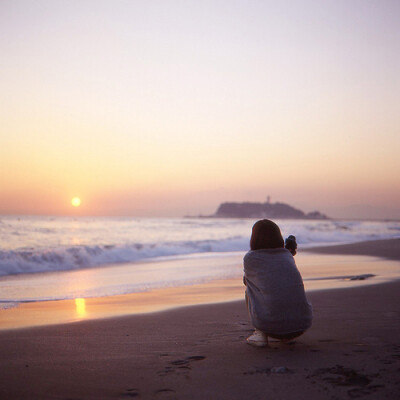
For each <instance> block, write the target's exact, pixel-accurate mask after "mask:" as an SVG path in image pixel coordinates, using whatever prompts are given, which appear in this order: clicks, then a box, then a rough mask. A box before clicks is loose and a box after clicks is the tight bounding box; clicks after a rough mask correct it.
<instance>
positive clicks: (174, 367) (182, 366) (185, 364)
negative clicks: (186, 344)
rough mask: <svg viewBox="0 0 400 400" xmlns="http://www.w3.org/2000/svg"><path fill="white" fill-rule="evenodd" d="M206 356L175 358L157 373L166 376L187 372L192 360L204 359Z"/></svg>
mask: <svg viewBox="0 0 400 400" xmlns="http://www.w3.org/2000/svg"><path fill="white" fill-rule="evenodd" d="M205 358H206V357H204V356H189V357H186V358H184V359H180V360H174V361H171V362H170V363H169V364H170V365H168V366H166V367H165V368H164V369H163V370H162V371H158V372H157V374H158V376H166V375H167V374H169V373H172V372H173V373H182V372H183V373H187V372H189V371H190V370H191V369H192V367H191V365H190V363H191V362H193V361H202V360H204V359H205Z"/></svg>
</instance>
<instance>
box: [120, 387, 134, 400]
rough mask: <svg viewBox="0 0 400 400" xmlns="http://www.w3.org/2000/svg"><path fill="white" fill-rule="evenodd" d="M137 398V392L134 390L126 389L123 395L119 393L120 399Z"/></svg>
mask: <svg viewBox="0 0 400 400" xmlns="http://www.w3.org/2000/svg"><path fill="white" fill-rule="evenodd" d="M135 397H136V398H137V397H139V391H138V390H137V389H135V388H131V389H126V391H125V392H124V393H121V397H120V399H127V398H135Z"/></svg>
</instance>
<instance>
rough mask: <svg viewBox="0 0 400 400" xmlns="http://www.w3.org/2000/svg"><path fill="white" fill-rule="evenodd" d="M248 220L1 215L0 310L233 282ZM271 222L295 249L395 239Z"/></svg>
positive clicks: (385, 225)
mask: <svg viewBox="0 0 400 400" xmlns="http://www.w3.org/2000/svg"><path fill="white" fill-rule="evenodd" d="M254 222H255V221H254V220H253V219H195V218H177V219H166V218H128V217H118V218H117V217H113V218H111V217H109V218H106V217H81V218H71V217H11V216H7V217H0V303H2V305H3V308H5V307H8V306H10V305H12V304H13V303H14V302H15V303H18V302H29V301H44V300H59V299H72V298H77V297H95V296H109V295H117V294H125V293H135V292H143V291H148V290H151V289H154V288H164V287H171V286H183V285H190V284H195V283H201V282H206V281H209V280H213V279H225V278H232V277H239V276H241V274H242V264H241V260H242V257H243V255H244V253H245V252H246V251H247V250H248V248H249V240H250V233H251V227H252V225H253V223H254ZM276 222H277V223H278V225H279V226H280V228H281V230H282V234H283V236H284V237H286V236H288V235H289V234H293V235H295V236H296V237H297V240H298V245H299V247H310V246H318V245H329V244H339V243H352V242H358V241H363V240H374V239H388V238H399V237H400V222H396V221H382V222H376V221H336V220H335V221H331V220H326V221H308V220H277V221H276ZM322 268H323V267H320V269H319V270H318V269H317V270H316V269H315V268H314V269H313V272H312V273H310V274H308V278H309V279H314V278H318V277H321V276H325V275H326V274H325V275H324V271H322ZM310 271H311V269H310ZM364 272H365V273H367V270H365V271H364ZM324 279H326V278H324Z"/></svg>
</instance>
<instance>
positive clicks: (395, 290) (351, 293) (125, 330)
mask: <svg viewBox="0 0 400 400" xmlns="http://www.w3.org/2000/svg"><path fill="white" fill-rule="evenodd" d="M385 242H386V244H384V243H383V242H379V243H378V244H375V245H376V246H377V253H376V254H371V255H378V256H379V255H381V254H378V253H379V251H380V250H379V249H380V248H381V247H382V246H389V247H390V249H389V251H387V252H386V253H385V255H386V256H387V257H389V258H391V259H392V260H397V261H398V260H399V258H398V254H399V243H400V241H399V240H394V241H385ZM388 242H390V245H388ZM375 245H372V242H370V243H368V246H366V247H368V249H369V251H371V250H370V249H371V248H372V247H373V246H375ZM357 246H358V247H357ZM360 246H361V248H362V247H363V246H365V245H364V244H360V245H353V249H354V253H356V254H357V251H361V250H359V249H360ZM371 246H372V247H371ZM339 250H340V249H339ZM330 251H334V249H333V248H330ZM346 251H348V249H347V248H346ZM358 254H359V253H358ZM308 297H309V299H310V300H311V302H312V303H313V307H314V314H315V315H314V325H313V327H312V328H311V329H310V330H309V331H308V332H307V333H306V334H305V335H303V336H302V337H300V338H299V339H297V341H296V342H295V343H291V344H281V343H280V342H278V341H271V343H270V347H269V348H262V349H258V348H253V347H251V346H248V345H247V344H246V343H245V338H246V337H247V336H248V335H249V334H250V333H251V331H252V329H251V325H250V324H249V321H248V317H247V311H246V308H245V305H244V302H243V301H235V302H230V303H223V304H213V305H198V306H191V307H184V308H179V309H175V310H170V311H163V312H157V313H149V314H142V315H134V316H125V317H116V318H109V319H100V320H92V321H81V322H76V323H69V324H63V325H53V326H44V327H36V328H29V329H17V330H9V331H1V332H0V382H1V383H0V398H1V399H76V400H78V399H128V398H138V399H140V398H142V399H246V398H249V399H265V398H271V399H277V398H282V399H303V398H304V399H305V398H310V399H343V398H363V399H364V398H365V399H381V398H387V399H397V398H399V395H400V382H399V380H398V378H397V377H398V372H399V370H400V345H399V344H398V338H397V335H398V333H399V331H400V330H399V329H400V301H399V300H400V283H399V281H394V282H389V283H382V284H377V285H369V286H362V287H353V288H351V289H334V290H325V291H315V292H310V293H309V294H308Z"/></svg>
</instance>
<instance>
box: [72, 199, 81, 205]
mask: <svg viewBox="0 0 400 400" xmlns="http://www.w3.org/2000/svg"><path fill="white" fill-rule="evenodd" d="M71 204H72V205H73V206H74V207H79V206H80V205H81V199H80V198H79V197H74V198H73V199H72V200H71Z"/></svg>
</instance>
